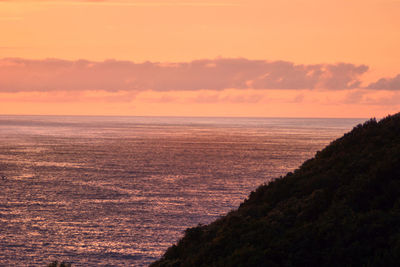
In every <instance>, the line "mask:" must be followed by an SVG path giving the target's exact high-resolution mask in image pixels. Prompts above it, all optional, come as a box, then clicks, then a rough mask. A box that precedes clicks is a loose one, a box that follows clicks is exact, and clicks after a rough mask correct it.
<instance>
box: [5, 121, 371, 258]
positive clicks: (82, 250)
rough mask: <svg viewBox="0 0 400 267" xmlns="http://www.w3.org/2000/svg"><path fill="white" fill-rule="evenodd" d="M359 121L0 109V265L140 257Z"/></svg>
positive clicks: (157, 252) (154, 253) (234, 203)
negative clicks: (84, 114) (3, 113)
mask: <svg viewBox="0 0 400 267" xmlns="http://www.w3.org/2000/svg"><path fill="white" fill-rule="evenodd" d="M362 121H364V119H281V118H265V119H263V118H176V117H61V116H0V174H2V175H5V176H6V177H7V178H6V179H5V180H1V179H0V266H46V264H48V263H50V262H51V261H53V260H58V261H67V262H71V263H72V264H73V266H146V265H148V264H149V263H150V262H152V261H154V260H156V259H157V258H159V257H160V256H161V255H162V253H163V252H164V251H165V249H166V248H167V247H169V246H170V245H171V244H173V243H175V242H176V241H177V240H178V239H179V238H180V237H182V235H183V231H184V230H185V229H186V228H187V227H193V226H196V225H198V224H199V223H201V224H206V223H209V222H211V221H213V220H215V219H216V218H218V217H219V216H221V215H223V214H225V213H227V212H228V211H230V210H232V209H235V208H237V207H238V206H239V204H240V203H241V202H242V201H243V200H244V199H245V198H246V197H247V196H248V195H249V193H250V192H251V191H252V190H254V189H255V188H256V187H257V186H259V185H260V184H263V183H266V182H268V181H270V180H271V179H273V178H276V177H279V176H280V175H284V174H285V173H286V172H288V171H292V170H294V169H295V168H297V167H298V166H299V165H300V164H301V163H302V162H303V161H304V160H306V159H308V158H310V157H312V156H313V155H314V154H315V152H316V151H317V150H320V149H322V148H323V147H324V146H326V145H327V144H329V143H330V142H331V141H332V140H333V139H335V138H337V137H340V136H341V135H342V134H343V133H345V132H347V131H349V130H350V129H351V128H352V127H353V126H355V125H356V124H358V123H360V122H362Z"/></svg>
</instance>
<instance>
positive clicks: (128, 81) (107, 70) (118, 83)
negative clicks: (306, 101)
mask: <svg viewBox="0 0 400 267" xmlns="http://www.w3.org/2000/svg"><path fill="white" fill-rule="evenodd" d="M367 70H368V67H367V66H365V65H353V64H344V63H338V64H317V65H296V64H294V63H292V62H286V61H264V60H248V59H243V58H236V59H228V58H218V59H211V60H208V59H205V60H195V61H191V62H179V63H157V62H144V63H134V62H131V61H117V60H106V61H103V62H92V61H87V60H78V61H66V60H59V59H45V60H27V59H19V58H8V59H2V60H0V91H3V92H20V91H60V90H62V91H79V90H104V91H144V90H154V91H175V90H188V91H193V90H201V89H209V90H224V89H227V88H236V89H247V88H252V89H317V88H321V89H330V90H340V89H351V88H357V87H359V86H360V84H361V81H360V76H361V75H362V74H363V73H365V72H366V71H367Z"/></svg>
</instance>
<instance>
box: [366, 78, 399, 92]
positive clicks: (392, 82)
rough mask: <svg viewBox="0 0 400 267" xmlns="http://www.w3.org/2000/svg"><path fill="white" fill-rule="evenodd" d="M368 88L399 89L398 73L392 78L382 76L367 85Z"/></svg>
mask: <svg viewBox="0 0 400 267" xmlns="http://www.w3.org/2000/svg"><path fill="white" fill-rule="evenodd" d="M368 88H369V89H384V90H400V74H398V75H397V76H395V77H393V78H382V79H379V80H378V81H376V82H374V83H371V84H370V85H368Z"/></svg>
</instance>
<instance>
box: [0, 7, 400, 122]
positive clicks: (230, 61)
mask: <svg viewBox="0 0 400 267" xmlns="http://www.w3.org/2000/svg"><path fill="white" fill-rule="evenodd" d="M398 14H400V1H398V0H363V1H361V0H335V1H331V0H298V1H296V0H281V1H276V0H274V1H270V0H246V1H245V0H214V1H197V0H180V1H177V0H158V1H151V0H147V1H129V0H115V1H107V0H103V1H102V0H97V1H96V0H92V1H89V0H59V1H51V0H47V1H46V0H32V1H27V0H0V32H1V35H0V114H46V115H49V114H52V115H138V116H240V117H243V116H245V117H248V116H250V117H360V118H369V117H383V116H386V115H388V114H393V113H396V112H398V111H400V49H399V47H400V31H399V29H400V16H398Z"/></svg>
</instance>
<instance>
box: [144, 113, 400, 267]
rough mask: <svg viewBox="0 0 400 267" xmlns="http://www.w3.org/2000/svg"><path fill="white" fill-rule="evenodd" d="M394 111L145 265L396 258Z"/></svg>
mask: <svg viewBox="0 0 400 267" xmlns="http://www.w3.org/2000/svg"><path fill="white" fill-rule="evenodd" d="M399 263H400V113H399V114H396V115H393V116H389V117H386V118H385V119H382V120H381V121H379V122H377V121H376V120H375V119H371V120H369V121H367V122H365V123H364V124H363V125H358V126H356V127H355V128H354V129H353V130H352V131H351V132H349V133H347V134H345V135H344V136H343V137H341V138H339V139H337V140H335V141H334V142H332V143H331V144H330V145H329V146H327V147H326V148H325V149H323V150H322V151H320V152H318V153H317V154H316V155H315V157H314V158H312V159H310V160H308V161H306V162H304V163H303V165H302V166H301V167H300V168H299V169H297V170H296V171H294V173H288V174H287V175H286V176H285V177H281V178H279V179H276V180H275V181H273V182H270V183H268V184H266V185H262V186H260V187H259V188H257V190H256V191H255V192H252V193H251V194H250V196H249V198H248V200H246V201H244V203H242V204H241V205H240V207H239V209H238V210H235V211H232V212H230V213H229V214H227V215H226V216H224V217H222V218H220V219H218V220H217V221H215V222H213V223H211V224H209V225H204V226H201V225H199V226H198V227H194V228H190V229H187V230H186V232H185V235H184V237H183V238H182V239H181V240H180V241H179V242H178V244H177V245H173V246H172V247H170V248H169V249H168V250H167V251H166V253H165V254H164V256H163V257H162V258H161V259H160V260H159V261H157V262H155V263H153V264H152V266H153V267H156V266H398V265H399Z"/></svg>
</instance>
